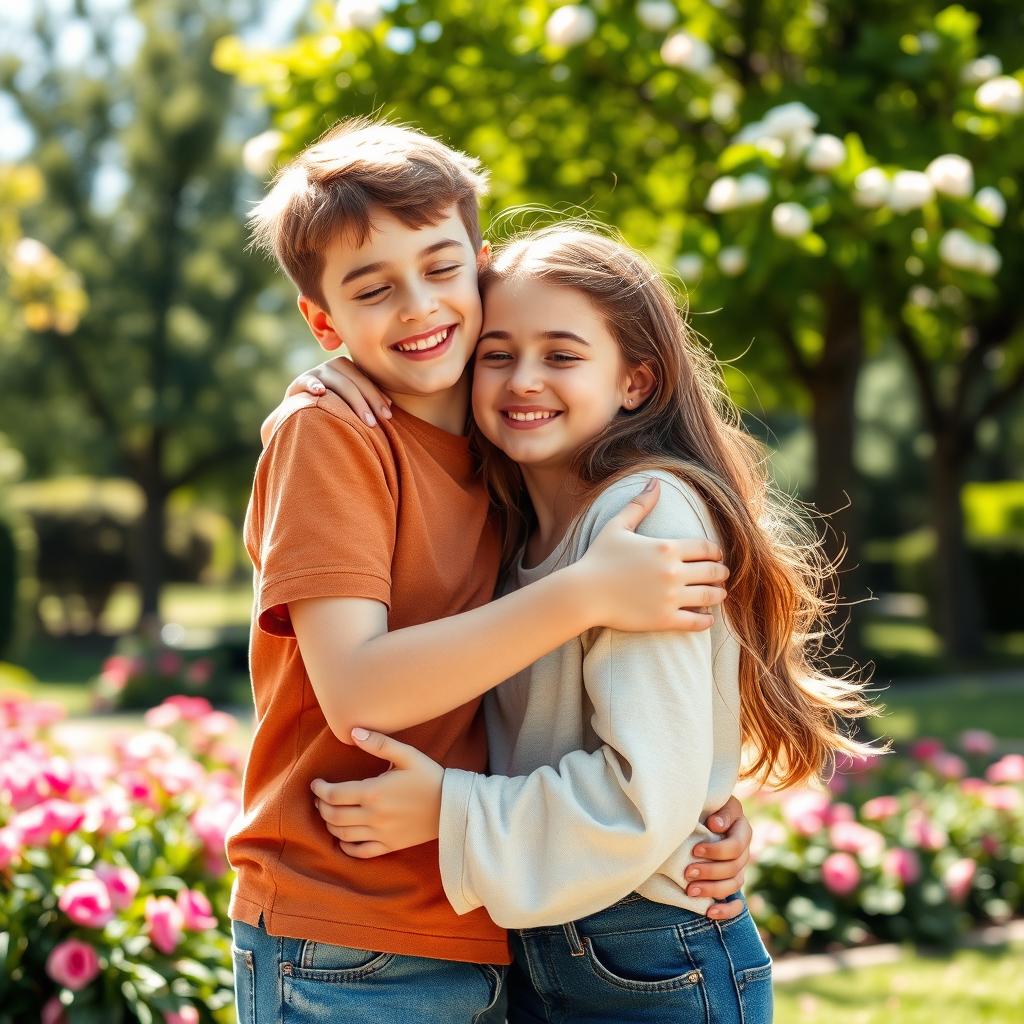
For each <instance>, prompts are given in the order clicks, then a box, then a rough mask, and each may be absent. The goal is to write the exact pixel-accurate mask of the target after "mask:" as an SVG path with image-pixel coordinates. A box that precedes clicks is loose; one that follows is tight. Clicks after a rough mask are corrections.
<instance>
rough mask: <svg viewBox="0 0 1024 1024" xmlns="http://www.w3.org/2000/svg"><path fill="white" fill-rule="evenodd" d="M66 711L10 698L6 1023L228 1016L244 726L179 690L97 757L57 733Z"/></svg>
mask: <svg viewBox="0 0 1024 1024" xmlns="http://www.w3.org/2000/svg"><path fill="white" fill-rule="evenodd" d="M62 714H63V712H62V710H61V709H60V708H59V707H56V706H54V705H52V704H50V703H46V702H32V701H29V700H27V699H25V698H23V697H20V696H10V695H7V696H3V697H0V765H2V767H0V933H2V938H3V941H2V943H0V1018H2V1019H4V1020H16V1021H31V1020H40V1019H41V1020H43V1021H44V1022H47V1024H58V1022H62V1021H66V1022H67V1024H75V1022H76V1021H93V1020H100V1019H101V1018H102V1019H103V1020H111V1019H112V1020H122V1019H124V1020H128V1021H138V1022H140V1024H150V1022H152V1021H157V1022H166V1024H197V1022H199V1021H208V1022H209V1021H224V1022H228V1021H233V1020H234V1009H233V992H232V972H231V952H230V932H229V923H228V919H227V913H226V911H227V900H228V892H229V883H230V877H229V873H228V867H227V863H226V862H225V859H224V852H223V850H224V836H225V832H226V830H227V828H228V827H229V826H230V823H231V822H232V820H233V819H234V817H235V816H236V814H237V813H238V809H239V792H238V780H239V755H238V747H239V743H238V738H237V736H234V735H233V734H234V732H235V730H236V728H237V727H236V723H235V722H234V720H233V719H232V718H231V716H230V715H226V714H224V713H222V712H219V711H214V710H213V709H212V708H211V706H210V704H209V703H208V702H207V701H206V700H205V699H203V698H197V697H193V696H179V697H171V698H169V699H168V700H166V701H165V702H164V703H163V704H161V705H160V706H158V707H156V708H153V709H152V710H151V711H150V712H148V713H147V715H146V728H145V729H144V730H142V731H139V732H136V733H134V734H133V735H130V736H128V737H126V738H124V739H119V740H114V741H112V742H111V743H110V745H109V749H107V750H104V751H102V752H98V753H97V752H91V751H90V752H86V751H70V750H66V749H63V748H61V747H60V745H59V744H57V743H56V742H55V741H54V740H53V739H52V738H51V737H50V735H49V727H50V726H51V725H52V724H53V723H54V722H55V721H56V720H58V719H59V718H60V717H62Z"/></svg>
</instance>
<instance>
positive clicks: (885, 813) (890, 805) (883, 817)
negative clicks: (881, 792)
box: [860, 796, 900, 821]
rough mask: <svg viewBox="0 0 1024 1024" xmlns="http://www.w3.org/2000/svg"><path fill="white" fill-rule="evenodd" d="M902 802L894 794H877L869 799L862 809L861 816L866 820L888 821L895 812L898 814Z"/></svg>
mask: <svg viewBox="0 0 1024 1024" xmlns="http://www.w3.org/2000/svg"><path fill="white" fill-rule="evenodd" d="M899 810H900V802H899V799H898V798H897V797H894V796H876V797H875V798H874V799H873V800H869V801H868V802H867V803H866V804H865V805H864V806H863V807H862V808H861V809H860V813H861V817H863V818H864V819H865V820H866V821H888V819H889V818H891V817H892V816H893V815H894V814H898V813H899Z"/></svg>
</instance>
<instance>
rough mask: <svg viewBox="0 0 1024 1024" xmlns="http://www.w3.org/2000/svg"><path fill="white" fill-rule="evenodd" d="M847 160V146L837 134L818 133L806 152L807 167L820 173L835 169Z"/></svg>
mask: <svg viewBox="0 0 1024 1024" xmlns="http://www.w3.org/2000/svg"><path fill="white" fill-rule="evenodd" d="M845 160H846V146H844V145H843V141H842V139H838V138H836V136H835V135H818V136H816V137H815V139H814V141H813V142H812V143H811V144H810V146H809V147H808V148H807V152H806V153H805V154H804V163H805V164H806V165H807V169H808V170H810V171H815V172H817V173H819V174H823V173H826V172H828V171H834V170H835V169H836V168H837V167H839V166H841V165H842V164H843V162H844V161H845Z"/></svg>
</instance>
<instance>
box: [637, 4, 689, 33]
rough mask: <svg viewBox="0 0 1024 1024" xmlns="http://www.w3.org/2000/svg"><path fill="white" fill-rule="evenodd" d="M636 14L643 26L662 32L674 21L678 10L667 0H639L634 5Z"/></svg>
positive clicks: (677, 15)
mask: <svg viewBox="0 0 1024 1024" xmlns="http://www.w3.org/2000/svg"><path fill="white" fill-rule="evenodd" d="M636 16H637V18H639V19H640V24H641V25H643V26H644V27H645V28H649V29H651V30H652V31H654V32H664V31H666V30H667V29H670V28H671V27H672V26H673V25H674V24H675V23H676V19H677V18H678V17H679V12H678V11H677V10H676V5H675V4H673V3H669V0H640V3H638V4H637V5H636Z"/></svg>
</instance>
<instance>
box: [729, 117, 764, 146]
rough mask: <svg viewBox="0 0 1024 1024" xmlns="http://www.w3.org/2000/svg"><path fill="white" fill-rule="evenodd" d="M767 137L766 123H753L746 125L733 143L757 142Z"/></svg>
mask: <svg viewBox="0 0 1024 1024" xmlns="http://www.w3.org/2000/svg"><path fill="white" fill-rule="evenodd" d="M765 135H766V130H765V126H764V121H751V122H750V123H749V124H745V125H744V126H743V127H742V128H741V129H740V130H739V131H738V132H737V133H736V135H735V137H734V138H733V142H757V141H758V140H759V139H763V138H764V137H765Z"/></svg>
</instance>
